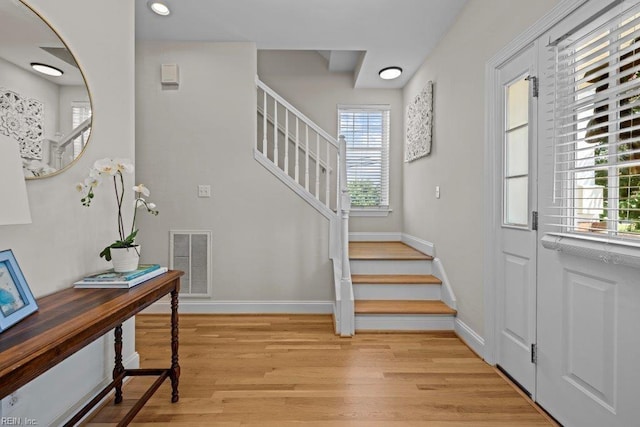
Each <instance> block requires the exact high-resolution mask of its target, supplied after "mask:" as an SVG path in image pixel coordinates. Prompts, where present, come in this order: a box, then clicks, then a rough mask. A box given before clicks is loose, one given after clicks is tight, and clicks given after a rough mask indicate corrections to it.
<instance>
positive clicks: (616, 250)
mask: <svg viewBox="0 0 640 427" xmlns="http://www.w3.org/2000/svg"><path fill="white" fill-rule="evenodd" d="M541 243H542V246H544V247H545V248H546V249H551V250H554V251H558V252H561V253H564V254H567V255H574V256H580V257H584V258H589V259H593V260H598V261H601V262H604V263H605V264H615V265H624V266H627V267H633V268H640V246H639V245H637V244H634V243H633V242H623V241H619V242H618V241H615V240H610V239H598V238H595V237H590V236H574V235H570V234H562V233H547V234H545V235H544V236H543V237H542V239H541Z"/></svg>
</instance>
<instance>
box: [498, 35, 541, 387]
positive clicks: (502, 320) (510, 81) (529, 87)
mask: <svg viewBox="0 0 640 427" xmlns="http://www.w3.org/2000/svg"><path fill="white" fill-rule="evenodd" d="M535 58H536V49H535V45H532V46H530V47H529V48H527V49H526V50H524V51H522V52H521V53H520V54H518V55H517V56H515V57H514V58H513V59H511V60H510V61H508V62H507V63H506V64H505V65H504V66H503V67H501V68H500V85H501V91H502V93H501V102H502V104H501V105H502V108H501V111H502V114H501V116H502V119H501V122H502V125H501V128H500V129H501V133H500V140H499V141H496V143H499V144H500V146H501V149H500V150H499V151H500V152H501V162H499V163H498V162H497V163H498V164H501V167H500V169H499V170H498V171H496V173H497V174H499V175H500V179H499V180H496V182H497V183H498V185H499V186H500V187H501V188H500V191H499V194H501V211H502V212H501V215H499V216H498V215H497V216H496V218H497V220H498V221H499V224H497V227H496V229H497V230H498V234H499V236H496V237H497V238H496V241H497V242H498V244H499V250H498V251H497V253H498V257H499V259H498V260H497V269H498V275H497V276H498V283H497V284H496V285H497V286H496V290H497V294H496V295H497V310H498V312H497V313H496V322H497V331H498V346H497V354H496V362H497V365H498V366H499V367H500V368H501V369H502V370H503V371H505V372H506V373H507V374H508V375H509V376H510V377H511V378H512V379H514V380H515V381H516V382H517V383H519V384H520V386H521V387H522V388H524V389H525V390H526V391H527V392H528V393H529V394H530V395H532V396H533V395H535V387H536V381H535V373H536V368H535V364H534V363H533V362H532V359H531V352H532V345H535V343H536V231H535V229H534V228H535V225H534V219H533V212H534V211H535V210H536V200H537V198H536V155H535V153H536V147H537V144H536V138H535V135H536V133H537V132H536V122H537V120H536V116H537V103H536V102H535V98H534V97H533V90H534V83H535V78H534V77H535ZM497 151H498V150H497Z"/></svg>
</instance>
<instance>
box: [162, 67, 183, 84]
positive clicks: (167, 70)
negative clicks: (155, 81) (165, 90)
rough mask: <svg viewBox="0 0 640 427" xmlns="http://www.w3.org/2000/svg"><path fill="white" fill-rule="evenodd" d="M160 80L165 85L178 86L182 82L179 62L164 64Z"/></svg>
mask: <svg viewBox="0 0 640 427" xmlns="http://www.w3.org/2000/svg"><path fill="white" fill-rule="evenodd" d="M160 82H161V83H162V84H163V85H173V86H177V85H178V84H179V83H180V80H179V76H178V64H162V70H161V78H160Z"/></svg>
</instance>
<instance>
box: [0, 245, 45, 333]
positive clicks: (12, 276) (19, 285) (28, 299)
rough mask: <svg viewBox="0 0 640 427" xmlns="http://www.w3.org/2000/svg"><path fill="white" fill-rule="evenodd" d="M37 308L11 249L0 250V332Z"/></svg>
mask: <svg viewBox="0 0 640 427" xmlns="http://www.w3.org/2000/svg"><path fill="white" fill-rule="evenodd" d="M37 310H38V305H37V304H36V300H35V298H34V297H33V294H32V293H31V289H29V285H27V281H26V280H25V278H24V275H23V274H22V270H20V266H18V262H17V261H16V258H15V256H14V255H13V252H12V251H11V249H8V250H4V251H0V333H2V332H4V331H5V330H6V329H7V328H8V327H10V326H12V325H15V324H16V323H18V322H19V321H21V320H22V319H24V318H25V317H27V316H28V315H30V314H31V313H34V312H35V311H37Z"/></svg>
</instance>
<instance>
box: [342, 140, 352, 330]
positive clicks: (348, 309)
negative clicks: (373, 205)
mask: <svg viewBox="0 0 640 427" xmlns="http://www.w3.org/2000/svg"><path fill="white" fill-rule="evenodd" d="M339 147H340V158H339V169H340V173H339V177H340V206H339V210H338V213H339V215H340V222H341V227H340V229H341V236H340V237H341V238H340V242H341V243H342V248H341V249H342V250H341V252H342V260H341V264H342V277H341V278H340V336H343V337H350V336H352V335H353V334H354V327H355V325H354V323H355V322H354V316H355V314H354V306H353V289H352V283H351V266H350V265H349V211H350V210H351V196H349V190H348V188H347V168H346V164H347V162H346V158H347V142H346V141H345V139H344V136H342V135H340V139H339Z"/></svg>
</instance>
